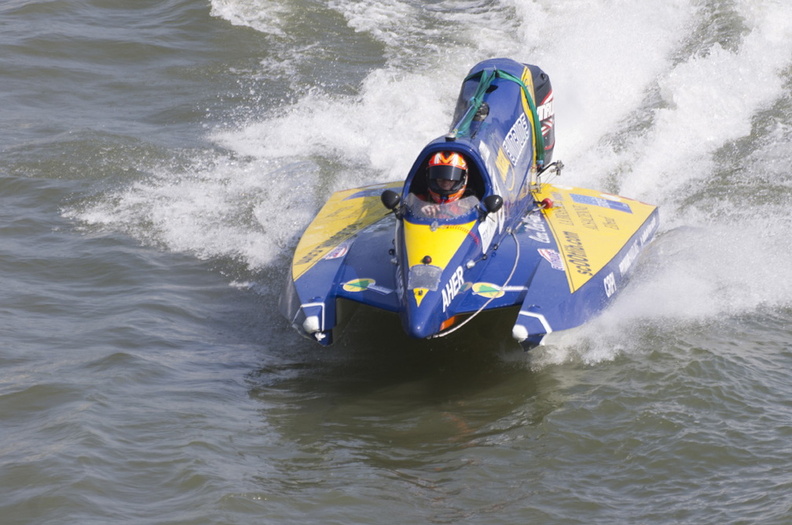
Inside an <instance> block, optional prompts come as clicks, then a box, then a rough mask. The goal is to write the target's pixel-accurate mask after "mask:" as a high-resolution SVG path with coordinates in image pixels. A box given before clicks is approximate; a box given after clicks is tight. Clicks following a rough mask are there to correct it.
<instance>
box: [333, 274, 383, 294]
mask: <svg viewBox="0 0 792 525" xmlns="http://www.w3.org/2000/svg"><path fill="white" fill-rule="evenodd" d="M343 288H344V290H346V291H347V292H352V293H355V292H366V291H371V292H377V293H379V294H382V295H388V294H389V293H392V292H393V290H391V289H389V288H385V287H383V286H379V285H378V284H377V281H375V280H374V279H368V278H363V279H353V280H351V281H348V282H346V283H344V286H343Z"/></svg>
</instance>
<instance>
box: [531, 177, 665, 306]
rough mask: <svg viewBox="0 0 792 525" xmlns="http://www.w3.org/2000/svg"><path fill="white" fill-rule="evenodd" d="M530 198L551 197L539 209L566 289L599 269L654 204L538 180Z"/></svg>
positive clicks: (571, 287) (639, 223)
mask: <svg viewBox="0 0 792 525" xmlns="http://www.w3.org/2000/svg"><path fill="white" fill-rule="evenodd" d="M534 198H535V199H536V200H537V201H538V202H541V201H542V200H543V199H545V198H549V199H551V200H552V201H553V207H552V208H546V209H544V210H542V213H544V215H545V217H547V222H548V224H549V225H550V230H551V231H552V234H553V237H555V240H556V242H557V243H558V248H559V251H560V252H561V257H562V258H563V260H564V265H565V267H566V274H567V280H568V282H569V291H570V292H574V291H575V290H577V289H578V288H580V287H581V286H583V285H584V284H586V283H587V282H588V281H589V279H591V278H592V277H593V276H594V275H596V274H597V272H599V271H600V270H602V268H603V267H604V266H605V265H606V264H608V263H609V262H610V261H611V260H612V259H613V258H614V257H615V256H616V254H617V253H618V252H619V250H621V249H622V248H623V247H624V246H625V244H626V243H627V242H628V241H629V240H630V237H632V236H633V234H635V232H637V231H638V230H639V229H640V228H641V226H642V225H643V224H644V222H646V220H647V219H648V218H649V216H650V215H651V214H652V212H653V211H654V210H655V208H656V207H655V206H652V205H650V204H645V203H643V202H640V201H637V200H633V199H628V198H626V197H620V196H618V195H611V194H608V193H603V192H599V191H595V190H589V189H584V188H571V187H566V186H551V185H550V184H542V186H541V188H540V190H539V191H537V192H535V193H534ZM636 250H637V248H636Z"/></svg>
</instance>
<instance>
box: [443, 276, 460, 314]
mask: <svg viewBox="0 0 792 525" xmlns="http://www.w3.org/2000/svg"><path fill="white" fill-rule="evenodd" d="M464 284H465V275H464V270H462V267H461V266H457V269H456V270H454V273H452V274H451V277H450V278H449V279H448V282H447V283H446V285H445V287H444V288H443V290H442V293H443V311H444V312H445V311H446V309H447V308H448V307H449V305H450V304H451V301H453V300H454V298H455V297H456V296H457V295H458V294H459V292H460V291H462V287H463V286H464Z"/></svg>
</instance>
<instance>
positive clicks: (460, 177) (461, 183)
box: [428, 152, 467, 202]
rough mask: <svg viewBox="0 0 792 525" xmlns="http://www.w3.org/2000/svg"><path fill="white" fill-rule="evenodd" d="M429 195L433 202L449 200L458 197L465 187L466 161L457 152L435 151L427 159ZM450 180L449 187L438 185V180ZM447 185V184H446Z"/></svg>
mask: <svg viewBox="0 0 792 525" xmlns="http://www.w3.org/2000/svg"><path fill="white" fill-rule="evenodd" d="M428 176H429V195H430V196H431V197H432V200H434V201H435V202H451V201H455V200H457V199H459V198H460V197H462V195H463V194H464V193H465V188H466V187H467V162H465V158H464V157H463V156H462V155H460V154H459V153H454V152H441V153H435V154H434V155H432V157H431V158H430V159H429V175H428ZM440 180H450V181H453V185H452V186H451V187H450V188H444V187H442V186H440V183H439V182H438V181H440ZM446 186H447V185H446Z"/></svg>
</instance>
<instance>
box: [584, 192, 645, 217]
mask: <svg viewBox="0 0 792 525" xmlns="http://www.w3.org/2000/svg"><path fill="white" fill-rule="evenodd" d="M569 195H570V196H571V197H572V200H573V201H575V202H577V203H578V204H586V205H588V206H599V207H600V208H608V209H611V210H617V211H623V212H625V213H632V209H631V208H630V205H629V204H627V203H626V202H621V201H617V200H615V199H614V198H613V197H609V198H607V199H606V198H603V197H592V196H590V195H579V194H577V193H570V194H569Z"/></svg>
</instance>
